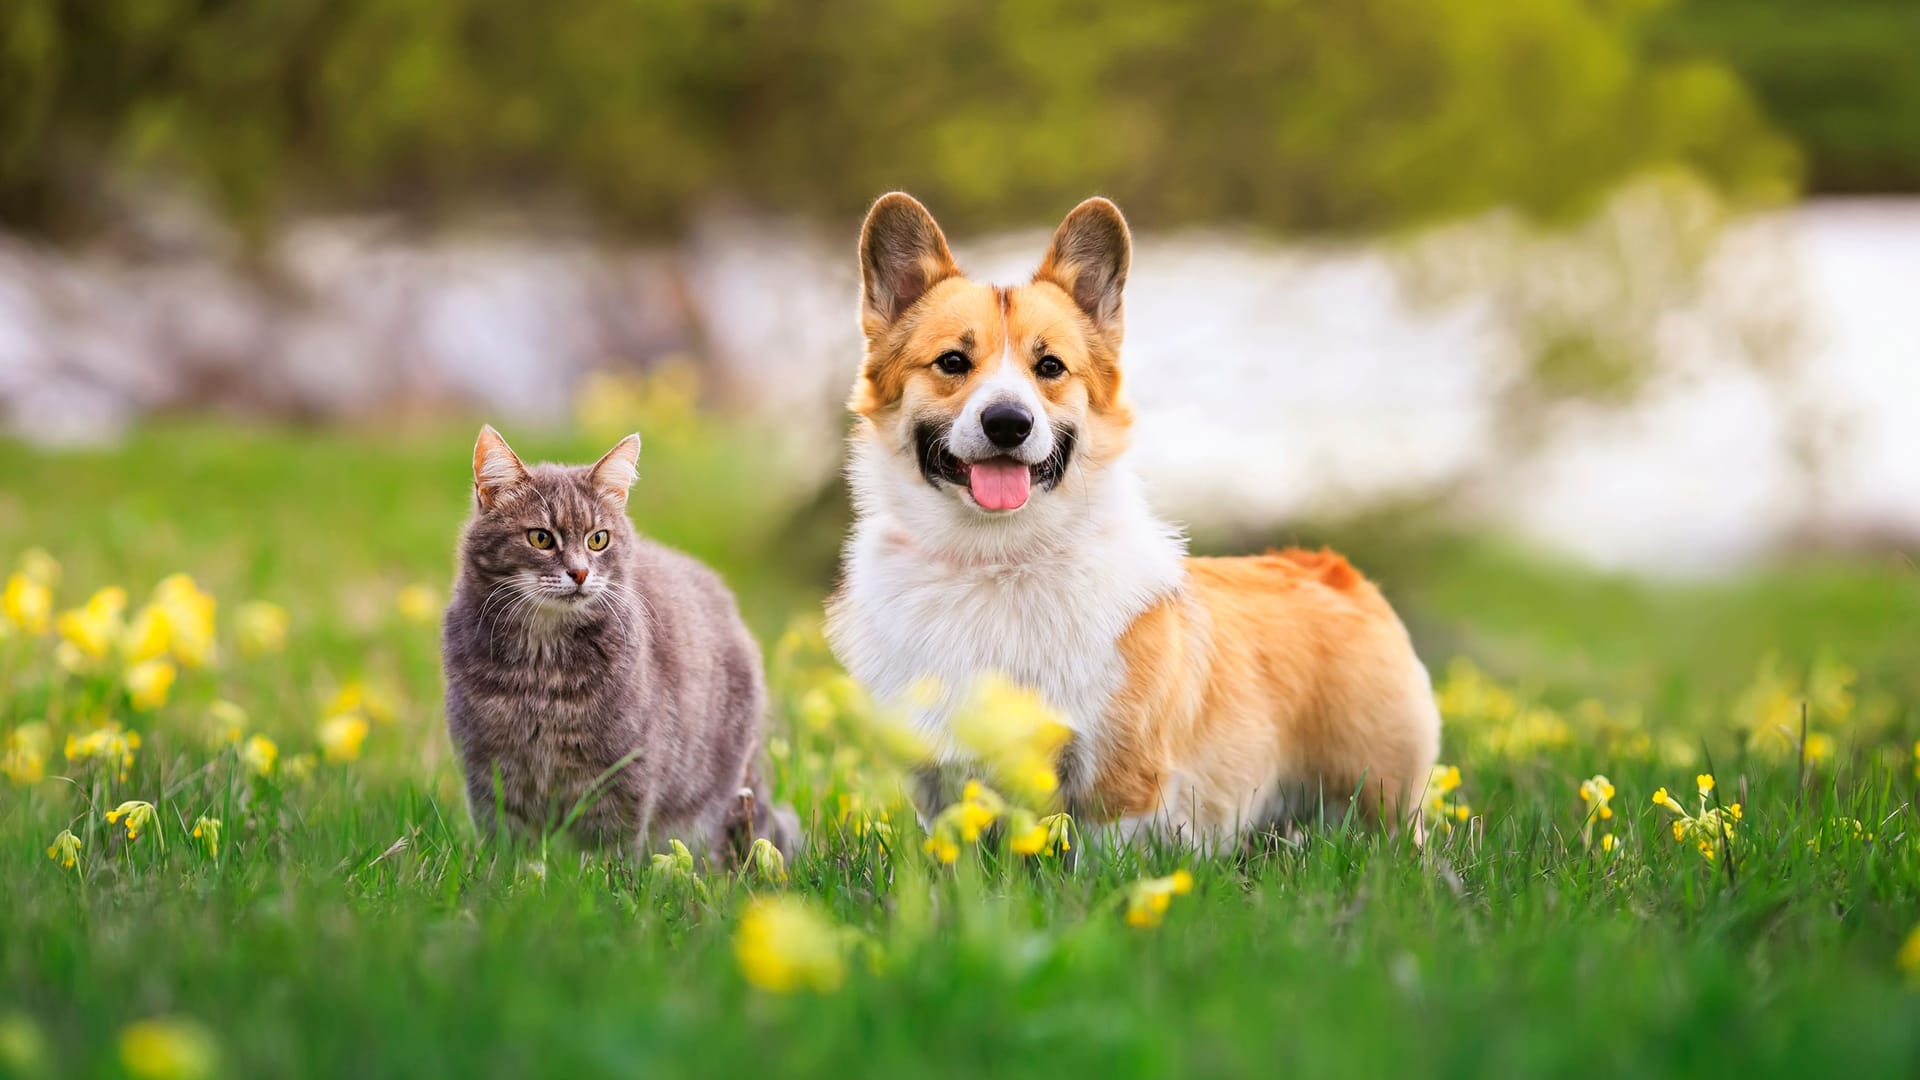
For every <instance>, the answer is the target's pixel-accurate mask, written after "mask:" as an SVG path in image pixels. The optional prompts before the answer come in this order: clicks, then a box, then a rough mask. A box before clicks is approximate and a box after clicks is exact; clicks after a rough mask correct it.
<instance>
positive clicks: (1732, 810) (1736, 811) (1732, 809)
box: [1727, 803, 1745, 821]
mask: <svg viewBox="0 0 1920 1080" xmlns="http://www.w3.org/2000/svg"><path fill="white" fill-rule="evenodd" d="M1727 813H1729V814H1732V815H1733V820H1735V821H1739V820H1740V819H1741V818H1742V817H1743V816H1745V815H1743V814H1742V813H1741V811H1740V804H1739V803H1732V804H1730V805H1728V807H1727Z"/></svg>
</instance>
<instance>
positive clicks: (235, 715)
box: [206, 698, 247, 746]
mask: <svg viewBox="0 0 1920 1080" xmlns="http://www.w3.org/2000/svg"><path fill="white" fill-rule="evenodd" d="M206 730H207V741H208V742H209V743H211V744H212V745H214V746H236V745H238V744H239V742H240V737H241V736H242V735H244V734H246V731H247V710H245V709H243V708H241V707H240V706H238V705H235V704H234V703H233V702H231V701H227V700H226V699H224V698H223V699H221V700H219V701H216V702H214V703H213V704H211V705H209V706H207V728H206Z"/></svg>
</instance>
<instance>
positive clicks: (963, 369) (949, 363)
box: [933, 352, 973, 375]
mask: <svg viewBox="0 0 1920 1080" xmlns="http://www.w3.org/2000/svg"><path fill="white" fill-rule="evenodd" d="M933 366H934V367H937V368H939V369H940V370H941V372H943V373H944V374H947V375H965V374H966V373H967V372H969V371H972V370H973V361H971V360H969V359H967V354H966V353H963V352H943V353H941V354H940V358H939V359H938V360H935V361H934V362H933Z"/></svg>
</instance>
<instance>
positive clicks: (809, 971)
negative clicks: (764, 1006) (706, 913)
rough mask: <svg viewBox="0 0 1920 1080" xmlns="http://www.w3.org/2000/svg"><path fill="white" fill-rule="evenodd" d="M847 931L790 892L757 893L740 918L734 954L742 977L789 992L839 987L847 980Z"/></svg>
mask: <svg viewBox="0 0 1920 1080" xmlns="http://www.w3.org/2000/svg"><path fill="white" fill-rule="evenodd" d="M846 940H847V939H846V935H845V934H843V933H841V931H840V929H839V928H838V927H836V926H834V925H833V923H831V922H830V921H828V919H827V918H826V916H824V915H822V914H820V913H819V912H817V911H815V910H814V909H813V908H812V907H811V906H810V905H808V904H807V903H806V902H805V901H803V900H801V899H799V898H798V897H795V896H772V897H757V898H755V899H754V900H753V901H752V902H751V903H749V904H748V905H747V909H746V912H745V913H744V914H742V915H741V916H740V926H739V928H738V929H737V930H736V931H735V932H734V935H733V955H734V957H735V958H736V959H737V960H738V961H739V963H740V972H741V974H743V975H745V976H746V978H747V981H748V982H750V983H752V984H753V985H755V986H757V987H759V988H761V989H762V990H770V991H772V992H774V993H776V994H789V993H792V992H793V991H795V990H801V989H811V990H818V991H822V992H826V991H833V990H837V989H839V988H840V984H841V983H842V982H844V981H845V980H846V975H847V961H846Z"/></svg>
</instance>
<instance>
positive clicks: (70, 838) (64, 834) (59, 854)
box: [47, 829, 82, 870]
mask: <svg viewBox="0 0 1920 1080" xmlns="http://www.w3.org/2000/svg"><path fill="white" fill-rule="evenodd" d="M81 847H82V844H81V843H80V838H79V837H77V836H75V835H73V830H72V829H61V830H60V835H58V836H56V837H54V838H53V843H51V844H49V845H47V858H49V859H52V860H53V861H54V862H56V863H59V864H60V868H61V869H62V870H72V869H74V868H75V867H76V866H78V865H79V862H80V848H81Z"/></svg>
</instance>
